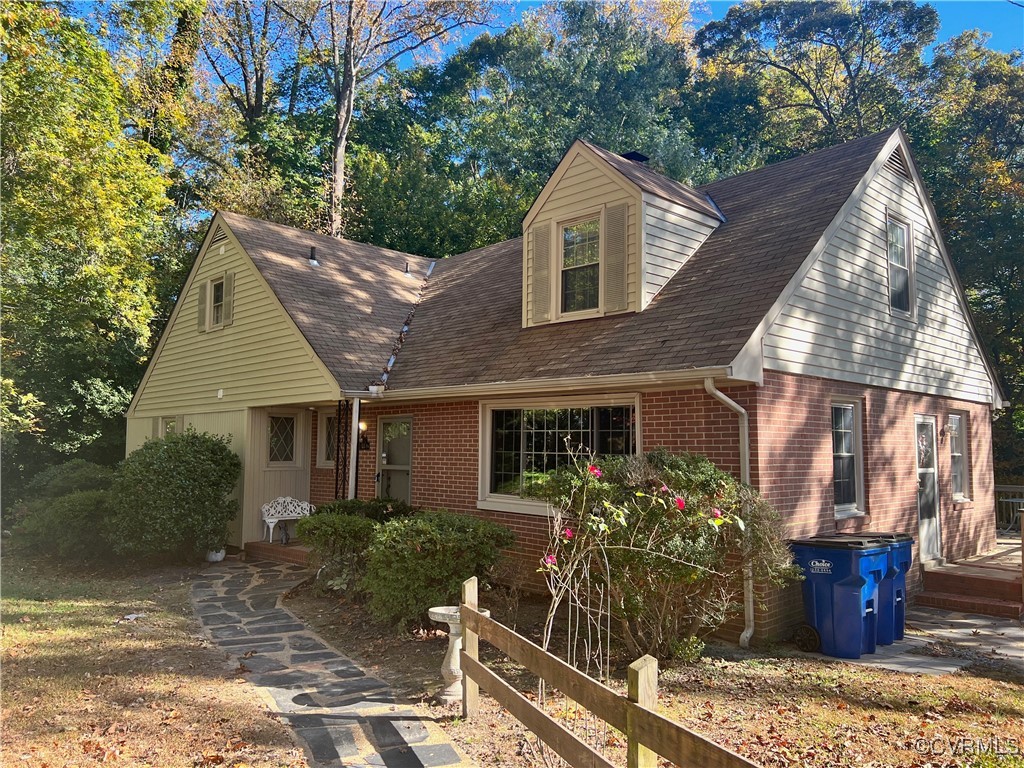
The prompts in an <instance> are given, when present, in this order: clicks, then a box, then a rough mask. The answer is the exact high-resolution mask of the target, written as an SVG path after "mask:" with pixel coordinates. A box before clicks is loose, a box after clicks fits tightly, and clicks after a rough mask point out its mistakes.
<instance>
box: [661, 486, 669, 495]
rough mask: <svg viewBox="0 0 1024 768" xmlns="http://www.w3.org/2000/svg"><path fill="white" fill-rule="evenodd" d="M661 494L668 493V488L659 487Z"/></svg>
mask: <svg viewBox="0 0 1024 768" xmlns="http://www.w3.org/2000/svg"><path fill="white" fill-rule="evenodd" d="M661 492H662V493H668V486H667V485H663V486H661Z"/></svg>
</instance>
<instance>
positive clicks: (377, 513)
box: [316, 499, 417, 523]
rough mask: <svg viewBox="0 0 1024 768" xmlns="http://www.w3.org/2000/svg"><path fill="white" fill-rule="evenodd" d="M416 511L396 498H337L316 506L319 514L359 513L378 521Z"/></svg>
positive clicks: (407, 514) (404, 515)
mask: <svg viewBox="0 0 1024 768" xmlns="http://www.w3.org/2000/svg"><path fill="white" fill-rule="evenodd" d="M416 511H417V509H416V508H415V507H412V506H410V505H409V504H406V503H405V502H404V501H398V500H396V499H337V500H335V501H328V502H327V503H326V504H321V505H320V506H318V507H317V508H316V514H318V515H359V516H360V517H368V518H370V519H371V520H375V521H377V522H378V523H383V522H384V521H385V520H390V519H391V518H393V517H408V516H409V515H411V514H413V513H415V512H416Z"/></svg>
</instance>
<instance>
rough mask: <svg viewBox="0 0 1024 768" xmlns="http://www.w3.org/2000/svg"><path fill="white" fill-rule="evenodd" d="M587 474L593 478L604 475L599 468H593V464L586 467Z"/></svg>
mask: <svg viewBox="0 0 1024 768" xmlns="http://www.w3.org/2000/svg"><path fill="white" fill-rule="evenodd" d="M587 472H589V473H590V474H591V475H593V476H594V477H600V476H601V475H603V474H604V473H603V472H602V471H601V470H600V468H598V467H596V466H594V465H593V464H591V465H589V466H588V467H587Z"/></svg>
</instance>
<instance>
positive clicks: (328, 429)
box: [324, 416, 338, 462]
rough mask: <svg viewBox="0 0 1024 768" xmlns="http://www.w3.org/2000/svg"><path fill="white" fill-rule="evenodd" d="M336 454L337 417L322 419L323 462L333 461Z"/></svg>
mask: <svg viewBox="0 0 1024 768" xmlns="http://www.w3.org/2000/svg"><path fill="white" fill-rule="evenodd" d="M337 452H338V417H337V416H326V417H325V418H324V461H330V462H333V461H334V457H335V456H336V455H337Z"/></svg>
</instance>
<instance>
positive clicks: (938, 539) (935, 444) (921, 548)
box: [914, 413, 945, 565]
mask: <svg viewBox="0 0 1024 768" xmlns="http://www.w3.org/2000/svg"><path fill="white" fill-rule="evenodd" d="M919 424H928V425H930V426H931V430H932V470H931V472H930V473H928V472H927V469H926V470H925V473H926V474H930V475H931V484H932V496H933V498H934V499H935V545H936V548H937V550H938V553H937V554H936V555H935V556H934V557H929V556H927V555H930V554H931V553H930V552H928V553H926V552H925V544H926V542H925V537H924V535H922V533H921V528H922V518H921V497H920V492H919V488H920V483H921V475H922V471H921V466H920V456H919V448H918V437H917V429H918V425H919ZM938 452H939V434H938V420H937V419H936V417H935V416H933V415H927V414H920V413H915V414H914V479H915V481H916V482H915V483H914V485H915V489H918V490H916V491H915V493H916V494H917V535H918V553H919V557H920V560H921V562H922V563H923V562H929V563H936V564H939V565H941V564H942V563H944V562H945V558H943V557H942V514H941V513H942V504H941V499H940V498H939V460H938V459H939V457H938Z"/></svg>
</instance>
